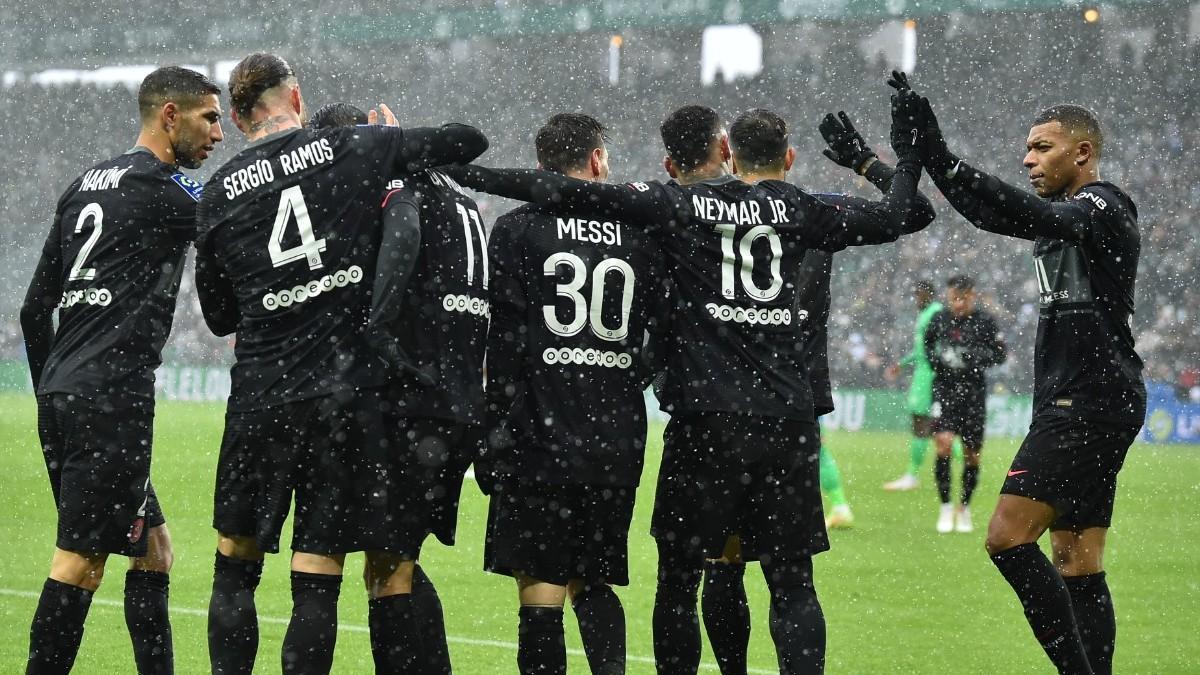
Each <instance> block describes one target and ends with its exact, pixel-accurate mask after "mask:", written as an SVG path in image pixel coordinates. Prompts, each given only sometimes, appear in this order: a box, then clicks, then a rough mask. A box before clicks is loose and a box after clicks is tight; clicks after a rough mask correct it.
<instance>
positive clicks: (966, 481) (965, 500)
mask: <svg viewBox="0 0 1200 675" xmlns="http://www.w3.org/2000/svg"><path fill="white" fill-rule="evenodd" d="M978 485H979V465H975V466H971V465H970V464H966V465H964V466H963V473H962V505H963V506H967V505H968V504H970V503H971V495H973V494H975V488H976V486H978Z"/></svg>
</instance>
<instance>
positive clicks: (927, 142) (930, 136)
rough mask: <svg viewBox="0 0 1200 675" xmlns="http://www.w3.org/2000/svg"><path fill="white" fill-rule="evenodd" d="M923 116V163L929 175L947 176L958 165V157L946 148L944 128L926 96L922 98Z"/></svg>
mask: <svg viewBox="0 0 1200 675" xmlns="http://www.w3.org/2000/svg"><path fill="white" fill-rule="evenodd" d="M921 116H922V118H924V128H923V129H922V132H921V136H922V142H921V163H922V164H924V165H925V168H926V170H928V171H929V173H931V174H936V175H938V176H945V175H946V174H947V172H949V171H950V170H951V169H953V168H954V167H955V166H957V165H958V156H957V155H955V154H954V153H952V152H950V148H948V147H947V146H946V137H945V136H943V135H942V127H941V126H940V125H939V124H938V120H937V116H936V115H934V114H933V107H932V106H930V105H929V99H927V98H925V97H924V96H922V97H921Z"/></svg>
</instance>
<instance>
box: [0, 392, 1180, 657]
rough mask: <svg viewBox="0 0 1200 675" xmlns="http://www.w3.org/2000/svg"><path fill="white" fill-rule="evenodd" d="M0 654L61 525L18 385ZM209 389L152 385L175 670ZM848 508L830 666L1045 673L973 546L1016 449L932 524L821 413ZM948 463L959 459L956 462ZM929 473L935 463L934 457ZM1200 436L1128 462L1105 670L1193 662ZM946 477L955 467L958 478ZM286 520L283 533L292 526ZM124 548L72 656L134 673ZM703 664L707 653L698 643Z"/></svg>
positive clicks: (822, 560) (495, 585) (866, 448)
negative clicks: (157, 393) (168, 545)
mask: <svg viewBox="0 0 1200 675" xmlns="http://www.w3.org/2000/svg"><path fill="white" fill-rule="evenodd" d="M0 407H2V409H3V410H4V414H3V415H2V416H0V457H2V461H3V464H2V466H3V471H2V472H0V506H2V511H0V515H2V516H3V517H2V518H0V540H2V541H4V542H5V546H4V547H3V548H2V549H0V633H2V634H3V635H5V636H7V638H6V639H5V640H4V641H3V642H2V643H0V672H4V673H16V672H20V671H21V670H23V665H24V659H25V653H26V649H27V646H28V642H27V635H28V628H29V621H30V618H31V617H32V614H33V609H34V605H35V603H36V594H37V592H38V591H39V590H40V588H41V583H42V580H43V579H44V578H45V575H46V572H47V569H48V563H49V559H50V553H51V551H52V547H53V545H54V525H55V519H54V511H53V507H52V503H51V497H50V490H49V488H48V486H47V485H46V479H45V469H44V467H43V464H42V460H41V457H40V453H39V451H38V445H37V442H36V432H35V413H34V406H33V399H32V397H30V396H15V395H3V396H0ZM221 423H222V407H221V406H219V405H211V404H188V403H162V404H160V405H159V407H158V417H157V421H156V425H155V432H156V440H155V451H154V452H155V454H154V482H155V485H156V487H157V490H158V493H159V495H160V498H161V499H162V501H163V505H164V509H165V510H166V513H167V518H168V521H169V527H170V530H171V533H172V536H173V538H174V542H175V553H176V563H175V568H174V570H173V572H172V584H171V608H172V621H173V625H174V631H175V655H176V665H177V672H179V673H186V674H190V673H203V672H207V666H208V657H207V651H206V650H207V647H206V638H205V609H206V607H207V603H208V594H209V588H210V584H211V580H212V556H213V546H214V534H213V532H212V530H211V529H210V525H209V522H210V515H211V509H212V488H213V471H214V466H215V464H216V458H217V449H218V444H219V440H220V435H221ZM651 437H652V440H651V442H650V452H649V457H648V461H647V463H646V464H647V469H646V474H645V476H644V478H643V487H642V489H641V491H640V492H639V494H638V508H637V513H636V516H635V518H634V524H633V533H632V534H631V536H630V545H631V551H630V561H631V568H632V569H631V581H632V584H631V586H630V587H629V588H624V589H619V590H618V592H619V594H620V596H621V599H622V602H623V603H624V605H625V609H626V614H627V620H628V635H629V656H630V664H629V666H630V668H629V671H630V672H631V673H651V672H653V665H652V661H651V660H650V656H651V655H652V648H651V628H650V616H651V606H652V603H653V598H654V567H655V553H654V547H653V542H652V540H651V539H650V536H649V535H648V534H647V530H648V524H649V518H650V506H651V503H652V497H653V486H654V474H655V471H656V469H657V458H658V455H659V453H660V451H661V440H660V439H661V428H654V429H652V431H651ZM827 442H828V445H829V447H830V448H831V449H832V451H833V453H834V455H835V456H836V457H837V460H838V462H839V464H840V465H841V469H842V475H843V477H844V479H845V481H846V489H847V493H848V494H849V497H850V500H851V504H852V506H853V508H854V512H855V515H856V516H857V525H856V527H855V528H854V529H853V530H849V531H837V532H834V533H833V536H832V539H833V550H832V551H831V552H829V553H826V554H823V555H821V556H819V557H818V558H817V563H816V570H817V586H818V590H819V592H820V595H821V601H822V604H823V605H824V608H825V613H826V618H827V622H828V630H829V649H828V669H827V672H829V673H833V674H838V673H850V674H859V673H1049V672H1052V670H1051V669H1050V667H1049V665H1048V663H1047V662H1046V661H1045V659H1044V657H1043V655H1042V653H1041V650H1040V649H1039V648H1038V647H1037V645H1036V644H1035V643H1034V641H1033V639H1032V636H1031V634H1030V631H1029V628H1028V626H1027V625H1026V624H1025V621H1024V619H1023V617H1022V616H1021V611H1020V608H1019V606H1018V604H1017V601H1016V598H1015V597H1014V596H1013V595H1012V593H1011V591H1010V590H1009V589H1008V587H1007V586H1006V585H1005V583H1004V582H1003V580H1002V579H1001V578H1000V576H999V575H998V574H997V573H996V572H995V571H994V570H993V569H992V567H991V564H990V563H989V561H988V559H987V556H986V555H985V554H984V552H983V530H984V526H985V523H986V521H987V516H988V514H989V513H990V511H991V509H992V506H993V505H994V503H995V499H996V492H997V490H998V488H999V485H1000V482H1001V477H1002V475H1003V471H1004V469H1005V468H1006V467H1007V466H1008V462H1009V460H1010V459H1011V457H1012V454H1013V452H1014V451H1015V449H1016V442H1015V441H1014V440H1011V439H993V440H991V441H989V442H988V444H987V446H986V448H985V450H984V472H983V477H982V481H981V486H980V489H979V491H978V495H979V496H978V498H977V500H976V503H975V508H974V511H975V514H976V526H977V531H976V532H975V533H974V534H970V535H961V534H954V535H938V534H936V533H935V532H934V530H933V524H934V520H935V517H936V503H935V502H936V497H935V495H934V492H933V487H932V485H931V482H932V480H931V476H922V486H921V489H919V490H918V491H916V492H912V493H905V494H890V493H884V492H883V491H881V490H880V488H879V486H880V484H881V483H883V482H884V481H885V480H887V479H890V478H894V477H895V475H896V474H897V472H898V471H899V470H900V469H901V467H902V466H903V464H904V461H905V457H906V454H907V438H906V437H905V436H904V435H903V434H899V433H830V434H829V435H828V439H827ZM957 471H958V468H957V466H956V473H957ZM930 473H931V472H930ZM1198 477H1200V448H1197V447H1194V446H1157V447H1154V446H1146V445H1138V446H1135V447H1134V448H1133V450H1132V451H1131V452H1130V455H1129V459H1128V461H1127V462H1126V465H1125V470H1124V472H1123V473H1122V474H1121V479H1122V481H1121V487H1120V496H1119V498H1118V506H1117V511H1116V519H1115V523H1114V527H1113V529H1112V532H1111V535H1110V543H1109V550H1108V554H1107V566H1108V569H1109V574H1110V585H1111V587H1112V590H1113V594H1114V598H1115V602H1116V605H1117V611H1118V616H1119V619H1120V624H1119V641H1118V649H1117V655H1116V671H1117V672H1119V673H1123V674H1130V673H1156V674H1165V673H1196V672H1200V660H1198V659H1200V655H1198V654H1197V651H1196V644H1197V642H1196V640H1197V638H1196V629H1197V627H1198V626H1200V562H1198V561H1200V557H1198V556H1197V553H1198V551H1200V549H1198V544H1197V541H1200V522H1198V520H1197V516H1198V515H1200V478H1198ZM956 484H957V478H956ZM463 494H464V502H463V505H462V511H461V514H460V517H459V521H460V525H459V533H460V535H459V538H460V542H461V543H460V544H459V546H457V547H456V548H453V549H447V548H444V547H442V546H440V545H439V544H437V543H430V544H428V546H427V548H426V552H425V555H424V558H423V563H424V565H425V566H426V568H427V569H428V571H429V574H430V576H431V577H432V578H433V579H434V581H435V582H436V583H437V586H438V589H439V591H440V593H441V597H442V602H443V604H444V605H445V611H446V624H447V631H448V633H449V634H450V649H451V654H452V658H453V660H454V665H455V669H456V670H457V672H460V673H467V674H472V673H510V672H515V671H516V653H515V646H514V644H513V643H514V642H515V639H516V592H515V589H514V584H513V583H512V581H511V580H509V579H507V578H504V577H499V576H495V575H490V574H486V573H484V572H482V571H481V570H480V561H481V555H482V541H483V528H484V517H485V513H486V502H485V499H484V498H483V497H482V496H481V495H480V494H479V492H478V491H477V490H476V489H475V488H474V486H473V484H469V485H467V486H466V488H465V489H464V491H463ZM289 537H290V534H285V539H284V541H285V542H286V541H288V538H289ZM361 565H362V558H361V556H352V557H351V559H350V560H349V561H348V562H347V570H346V582H345V584H344V585H343V590H342V601H341V604H340V621H341V624H340V626H341V632H340V633H339V635H338V643H337V657H336V662H335V666H334V672H336V673H369V672H371V670H372V668H371V655H370V647H369V643H368V639H367V633H366V629H365V626H366V603H365V600H364V593H363V592H362V590H361V588H362V585H361V583H360V581H359V579H360V578H361V577H360V573H361ZM124 569H125V563H124V561H123V560H121V559H119V558H114V559H113V560H112V561H111V562H110V567H109V571H108V576H107V579H106V580H105V581H104V584H103V586H102V587H101V589H100V591H99V593H98V594H97V596H96V603H95V604H93V606H92V611H91V614H90V616H89V617H88V624H87V632H86V634H85V637H84V642H83V648H82V650H81V652H80V656H79V660H78V661H77V662H76V672H79V673H131V672H134V671H133V665H132V658H131V655H130V646H129V638H128V635H127V634H126V632H125V626H124V620H123V616H122V611H121V608H120V600H121V586H122V584H123V581H124ZM747 579H748V580H749V584H748V586H749V591H750V594H751V603H752V611H753V617H754V618H753V620H754V633H753V637H752V642H751V646H750V664H751V666H752V667H753V668H754V669H755V671H756V672H774V670H775V669H774V667H773V664H774V651H773V647H772V644H771V640H770V637H769V634H768V631H767V624H766V616H767V611H766V592H765V587H764V585H763V583H762V579H761V575H760V574H759V573H758V570H757V567H751V568H750V570H749V573H748V574H747ZM258 611H259V616H260V619H261V644H260V649H259V658H258V670H257V671H256V672H261V673H270V672H278V669H279V644H280V640H281V639H282V636H283V632H284V629H285V626H286V618H287V616H288V614H289V611H290V595H289V589H288V577H287V558H286V556H282V555H280V556H274V557H272V558H270V559H269V560H268V564H267V568H266V572H265V574H264V577H263V582H262V585H261V586H260V588H259V592H258ZM567 617H568V618H567V644H568V648H569V649H570V650H571V655H570V669H571V671H572V672H586V670H587V664H586V662H585V660H584V658H583V656H582V652H581V651H580V644H579V637H578V630H577V628H576V626H575V624H574V619H573V617H572V615H571V612H569V611H568V612H567ZM704 663H705V665H704V667H703V671H707V672H715V670H716V669H715V667H714V666H713V665H712V664H713V659H712V654H711V652H710V651H709V650H708V648H707V646H706V647H705V652H704Z"/></svg>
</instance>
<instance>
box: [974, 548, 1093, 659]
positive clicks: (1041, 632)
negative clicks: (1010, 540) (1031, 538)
mask: <svg viewBox="0 0 1200 675" xmlns="http://www.w3.org/2000/svg"><path fill="white" fill-rule="evenodd" d="M992 563H993V564H995V565H996V569H998V570H1000V574H1002V575H1004V579H1005V581H1007V582H1008V585H1009V586H1012V589H1013V590H1014V591H1016V593H1017V597H1018V598H1020V599H1021V605H1022V606H1023V607H1024V609H1025V619H1026V620H1027V621H1028V622H1029V627H1030V628H1032V629H1033V635H1034V637H1035V638H1037V641H1038V643H1039V644H1041V645H1042V649H1043V650H1045V652H1046V656H1048V657H1050V661H1051V662H1052V663H1053V664H1054V666H1055V667H1056V668H1058V672H1059V673H1061V674H1062V675H1092V672H1093V671H1092V669H1091V667H1090V666H1089V665H1088V659H1087V655H1086V654H1085V653H1084V651H1083V641H1082V640H1081V639H1080V637H1079V630H1078V629H1077V628H1076V625H1075V614H1074V612H1073V611H1072V609H1071V595H1070V594H1069V593H1068V592H1067V585H1066V584H1065V583H1064V582H1063V578H1062V577H1061V576H1059V574H1058V570H1056V569H1054V565H1053V564H1052V563H1051V562H1050V560H1049V559H1048V558H1046V555H1045V554H1044V553H1042V550H1041V549H1040V548H1038V546H1037V544H1021V545H1020V546H1014V547H1013V548H1010V549H1008V550H1007V551H1001V552H1000V553H997V554H996V555H994V556H992Z"/></svg>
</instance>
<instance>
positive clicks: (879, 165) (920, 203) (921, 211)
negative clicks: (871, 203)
mask: <svg viewBox="0 0 1200 675" xmlns="http://www.w3.org/2000/svg"><path fill="white" fill-rule="evenodd" d="M863 176H864V177H866V179H867V180H869V181H871V184H872V185H874V186H875V187H877V188H879V191H880V192H883V193H886V192H887V191H888V190H889V189H891V187H892V178H894V177H895V176H896V169H895V167H893V166H891V165H889V164H885V163H883V162H881V161H879V160H878V159H876V160H875V161H874V162H871V166H869V167H867V171H866V173H864V174H863ZM936 216H937V214H936V213H935V212H934V210H933V203H932V202H930V201H929V198H928V197H926V196H925V194H924V193H922V192H921V191H920V190H917V193H916V196H914V197H913V205H912V208H911V209H909V210H908V219H909V223H910V228H911V229H910V232H918V231H920V230H923V229H925V227H926V226H928V225H929V224H930V223H932V222H933V219H934V218H935V217H936Z"/></svg>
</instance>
